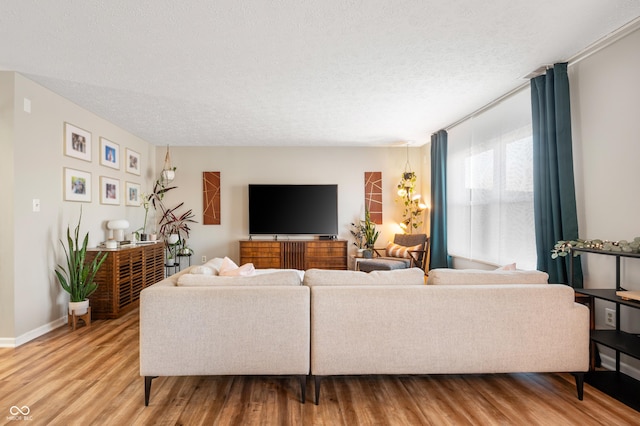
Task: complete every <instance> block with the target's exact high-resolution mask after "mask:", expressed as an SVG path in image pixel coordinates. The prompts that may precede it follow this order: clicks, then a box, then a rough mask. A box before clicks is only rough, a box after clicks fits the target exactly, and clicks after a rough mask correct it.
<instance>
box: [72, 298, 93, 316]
mask: <svg viewBox="0 0 640 426" xmlns="http://www.w3.org/2000/svg"><path fill="white" fill-rule="evenodd" d="M88 310H89V299H85V300H83V301H82V302H69V315H72V314H74V313H75V315H76V316H79V315H84V314H86V313H87V311H88Z"/></svg>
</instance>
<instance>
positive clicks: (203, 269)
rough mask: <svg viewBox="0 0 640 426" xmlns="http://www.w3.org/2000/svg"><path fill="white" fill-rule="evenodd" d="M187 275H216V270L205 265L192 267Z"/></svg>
mask: <svg viewBox="0 0 640 426" xmlns="http://www.w3.org/2000/svg"><path fill="white" fill-rule="evenodd" d="M189 273H190V274H197V275H218V271H217V270H214V269H213V268H210V267H208V266H206V265H198V266H194V267H193V268H191V269H190V270H189Z"/></svg>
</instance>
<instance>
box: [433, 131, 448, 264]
mask: <svg viewBox="0 0 640 426" xmlns="http://www.w3.org/2000/svg"><path fill="white" fill-rule="evenodd" d="M447 137H448V135H447V132H446V131H444V130H440V131H438V132H437V133H434V134H433V135H431V216H430V217H431V231H430V232H431V236H430V245H431V259H430V260H429V269H435V268H448V267H449V265H450V262H449V254H448V253H447Z"/></svg>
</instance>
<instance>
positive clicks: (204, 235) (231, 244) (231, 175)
mask: <svg viewBox="0 0 640 426" xmlns="http://www.w3.org/2000/svg"><path fill="white" fill-rule="evenodd" d="M422 150H423V148H411V149H410V154H409V159H410V164H411V167H412V169H413V170H414V171H415V172H416V173H418V174H421V176H419V177H420V178H421V185H422V188H428V186H429V184H428V182H429V176H428V173H424V171H423V170H424V167H423V164H422V162H423V161H424V159H425V157H424V156H423V155H422ZM163 158H164V152H162V150H160V151H159V155H158V159H157V160H158V167H161V162H162V160H163ZM171 159H172V165H174V166H176V167H177V172H176V179H175V180H174V181H173V182H172V185H173V184H174V185H176V186H177V187H178V188H177V189H176V190H173V191H170V192H168V193H167V195H166V197H165V204H166V205H167V206H168V207H172V206H175V205H178V204H179V203H180V202H182V201H184V202H185V209H187V208H191V209H193V211H194V213H195V214H196V220H197V221H198V222H199V223H197V224H193V225H191V226H190V227H191V229H192V232H191V236H190V239H189V241H188V244H189V246H190V247H191V248H192V249H194V251H195V254H194V256H193V257H192V262H195V263H200V262H201V258H202V256H206V257H207V258H208V259H209V258H211V257H221V256H229V257H230V258H232V259H233V260H234V261H236V262H238V261H239V250H238V240H240V239H246V238H248V237H249V218H248V195H247V185H248V184H250V183H297V184H338V221H339V237H340V238H343V239H351V234H350V233H349V230H350V224H351V223H352V222H354V221H356V220H357V219H358V218H363V217H364V172H366V171H381V172H382V180H383V186H384V189H383V219H384V225H382V226H379V227H378V229H380V230H381V232H382V233H381V236H380V237H379V240H378V242H379V244H378V245H380V246H384V245H385V244H386V242H387V241H388V240H392V239H393V234H394V233H396V232H399V228H398V226H397V224H398V222H399V221H400V219H401V213H402V209H401V204H399V203H397V202H395V199H396V191H397V188H396V185H397V184H398V182H399V181H400V174H401V173H402V172H403V171H404V166H405V163H406V161H407V151H406V148H404V147H402V148H302V147H288V148H284V147H280V148H258V147H235V148H234V147H217V148H216V147H208V148H194V147H182V148H180V147H172V148H171ZM427 170H428V169H427ZM204 171H219V172H220V176H221V222H222V223H221V225H203V224H202V172H204ZM422 188H421V189H422ZM427 196H428V194H427ZM427 199H428V198H427ZM179 211H184V210H179ZM264 238H270V237H264ZM350 247H351V248H352V249H355V247H353V246H350Z"/></svg>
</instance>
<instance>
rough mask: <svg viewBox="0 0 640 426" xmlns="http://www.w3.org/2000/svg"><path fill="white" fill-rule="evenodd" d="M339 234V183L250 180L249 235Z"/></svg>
mask: <svg viewBox="0 0 640 426" xmlns="http://www.w3.org/2000/svg"><path fill="white" fill-rule="evenodd" d="M265 234H270V235H276V236H277V235H303V234H304V235H328V236H334V235H337V234H338V185H263V184H249V235H265Z"/></svg>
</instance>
